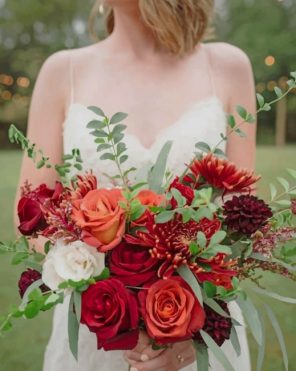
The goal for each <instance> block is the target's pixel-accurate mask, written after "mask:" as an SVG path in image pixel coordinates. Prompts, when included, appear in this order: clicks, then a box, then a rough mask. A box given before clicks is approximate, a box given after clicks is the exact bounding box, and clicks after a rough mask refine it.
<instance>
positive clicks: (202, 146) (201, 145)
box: [195, 142, 211, 153]
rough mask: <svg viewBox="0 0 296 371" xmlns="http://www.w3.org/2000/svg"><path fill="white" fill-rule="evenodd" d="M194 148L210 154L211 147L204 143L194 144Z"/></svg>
mask: <svg viewBox="0 0 296 371" xmlns="http://www.w3.org/2000/svg"><path fill="white" fill-rule="evenodd" d="M195 148H197V149H200V150H201V151H202V152H206V153H208V152H211V147H210V146H209V145H208V144H207V143H205V142H198V143H196V144H195Z"/></svg>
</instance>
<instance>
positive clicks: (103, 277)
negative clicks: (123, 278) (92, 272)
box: [94, 267, 110, 282]
mask: <svg viewBox="0 0 296 371" xmlns="http://www.w3.org/2000/svg"><path fill="white" fill-rule="evenodd" d="M109 277H110V271H109V269H108V268H107V267H106V268H104V269H103V270H102V272H101V274H100V275H99V276H97V277H94V279H95V281H96V282H97V281H103V280H106V279H107V278H109Z"/></svg>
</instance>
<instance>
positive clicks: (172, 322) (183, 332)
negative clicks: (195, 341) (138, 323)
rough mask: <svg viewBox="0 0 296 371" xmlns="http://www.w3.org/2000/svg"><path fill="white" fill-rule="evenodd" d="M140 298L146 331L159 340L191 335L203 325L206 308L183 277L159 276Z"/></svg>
mask: <svg viewBox="0 0 296 371" xmlns="http://www.w3.org/2000/svg"><path fill="white" fill-rule="evenodd" d="M139 301H140V305H141V311H142V315H143V319H144V321H145V325H146V330H147V333H148V335H149V336H150V337H151V338H152V339H154V340H155V341H156V342H157V343H158V344H169V343H174V342H177V341H183V340H187V339H191V338H192V337H193V335H194V334H195V333H196V332H198V331H199V330H200V329H202V328H203V325H204V322H205V312H204V310H203V308H202V306H201V305H200V303H199V302H198V300H197V299H196V297H195V295H194V293H193V292H192V290H191V288H190V287H189V285H187V283H186V282H185V281H184V280H183V279H181V278H180V277H173V278H172V279H167V280H159V281H157V282H155V283H154V284H152V285H151V286H150V287H149V289H148V290H141V291H140V293H139Z"/></svg>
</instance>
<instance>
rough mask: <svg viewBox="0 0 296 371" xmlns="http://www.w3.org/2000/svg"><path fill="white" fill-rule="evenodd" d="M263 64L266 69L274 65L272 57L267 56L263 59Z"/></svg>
mask: <svg viewBox="0 0 296 371" xmlns="http://www.w3.org/2000/svg"><path fill="white" fill-rule="evenodd" d="M264 62H265V64H266V66H268V67H271V66H273V65H274V64H275V58H274V56H273V55H268V56H267V57H266V58H265V61H264Z"/></svg>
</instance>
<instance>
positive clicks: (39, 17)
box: [0, 0, 296, 371]
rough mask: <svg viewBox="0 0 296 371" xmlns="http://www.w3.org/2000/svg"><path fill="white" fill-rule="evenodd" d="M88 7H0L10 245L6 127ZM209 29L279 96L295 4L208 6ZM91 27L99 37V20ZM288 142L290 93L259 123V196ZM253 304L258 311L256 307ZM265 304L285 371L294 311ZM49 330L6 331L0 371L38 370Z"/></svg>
mask: <svg viewBox="0 0 296 371" xmlns="http://www.w3.org/2000/svg"><path fill="white" fill-rule="evenodd" d="M147 1H149V0H147ZM160 1H161V0H160ZM92 4H93V1H91V0H84V1H80V0H63V1H60V0H51V1H47V2H45V1H41V0H21V1H19V0H0V149H1V150H0V168H1V182H0V210H1V212H0V238H1V239H4V240H5V239H13V238H14V232H13V223H12V220H13V218H12V211H13V199H14V194H15V189H16V184H17V178H18V171H19V167H20V158H21V153H20V152H19V151H17V150H15V148H13V147H12V146H11V145H10V144H9V143H8V140H7V130H8V127H9V125H10V124H11V123H15V124H16V125H17V126H18V127H19V128H21V129H22V130H25V129H26V122H27V114H28V108H29V104H30V97H31V93H32V89H33V87H34V83H35V80H36V77H37V74H38V71H39V69H40V66H41V65H42V63H43V62H44V60H45V59H46V58H47V57H48V56H49V55H50V54H52V53H54V52H55V51H57V50H61V49H68V48H76V47H79V46H83V45H87V44H89V43H91V42H92V40H91V39H90V37H89V34H88V28H87V20H88V17H89V13H90V9H91V6H92ZM214 25H215V29H216V31H215V34H216V36H215V39H216V40H217V41H224V42H229V43H231V44H234V45H236V46H238V47H240V48H241V49H243V50H244V51H245V52H246V53H247V54H248V55H249V57H250V59H251V62H252V65H253V69H254V75H255V83H256V90H257V92H259V93H261V94H263V95H264V96H265V97H266V99H271V98H272V96H273V94H274V93H273V88H274V86H275V85H279V86H280V87H281V88H282V89H283V90H285V89H286V81H287V79H288V77H289V72H290V71H293V70H296V0H257V1H256V0H216V16H215V21H214ZM97 27H98V32H99V34H101V35H102V36H103V25H102V20H101V19H98V24H97ZM56 89H59V86H56ZM242 90H243V87H242ZM52 94H55V91H52ZM238 103H239V102H238ZM295 142H296V92H293V93H292V94H290V96H289V97H288V98H287V99H286V100H284V101H282V102H281V104H278V105H277V106H275V107H273V109H272V110H271V111H269V112H266V113H263V114H261V115H260V118H259V125H258V144H259V146H258V155H257V158H258V161H257V171H258V172H259V173H261V174H262V175H263V181H262V183H261V185H260V189H259V193H260V195H262V196H267V189H268V188H267V185H268V182H269V181H271V180H272V179H274V178H275V177H276V176H278V175H283V174H284V173H283V168H284V167H291V168H293V167H294V168H295V167H296V166H295V158H296V156H295V155H296V145H295ZM275 145H276V147H275ZM275 148H276V150H275ZM8 263H9V257H6V256H5V257H2V256H1V257H0V282H1V284H0V308H1V312H2V313H5V312H6V310H7V308H8V305H9V303H18V301H19V298H18V293H17V290H16V283H17V280H18V277H19V274H20V272H21V267H16V268H11V266H10V265H9V264H8ZM265 283H266V286H267V287H268V288H269V289H271V290H272V291H278V292H282V293H283V294H286V295H291V292H292V293H294V292H295V285H294V286H293V285H292V284H291V283H290V282H288V281H286V280H284V279H278V278H275V277H270V276H266V277H265ZM255 300H256V302H257V304H258V305H260V300H259V299H258V298H257V299H256V298H255ZM261 304H262V303H261ZM270 304H271V305H272V306H273V309H274V310H275V312H276V314H277V315H278V317H279V320H280V323H281V325H282V328H283V332H284V335H285V338H286V341H287V347H288V352H289V360H290V364H291V368H290V370H291V371H292V370H293V367H294V369H295V364H296V354H295V351H294V348H295V343H296V324H295V310H294V308H293V306H291V305H290V306H289V305H288V304H286V305H285V304H282V303H279V302H274V301H273V302H272V301H271V302H270ZM0 314H1V313H0ZM50 326H51V315H50V314H48V313H44V314H43V315H42V316H41V317H39V318H38V319H37V320H34V321H19V322H18V323H17V324H16V326H15V327H16V328H15V329H14V330H13V331H11V332H10V333H8V334H7V336H6V337H5V338H4V339H0V359H1V361H0V371H21V370H28V371H40V370H41V369H42V357H43V352H44V349H45V345H46V342H47V340H48V337H49V335H50ZM267 334H268V335H269V334H271V335H270V336H268V339H267V356H266V361H265V364H264V370H265V371H279V370H282V369H283V365H282V360H281V353H280V349H279V346H278V344H277V341H276V338H275V336H274V335H273V332H272V329H271V327H270V326H268V327H267ZM250 345H251V353H252V359H253V364H255V363H254V362H255V360H256V347H255V344H254V342H253V341H252V340H251V339H250ZM254 369H255V368H254Z"/></svg>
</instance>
